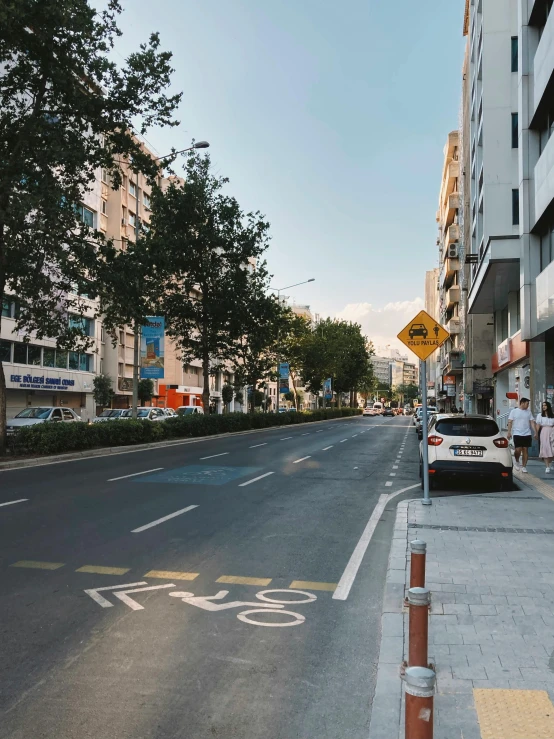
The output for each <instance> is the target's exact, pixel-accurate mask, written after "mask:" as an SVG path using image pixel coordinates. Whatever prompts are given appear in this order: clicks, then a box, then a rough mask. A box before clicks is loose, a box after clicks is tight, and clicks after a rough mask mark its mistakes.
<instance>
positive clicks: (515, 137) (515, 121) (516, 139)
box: [512, 113, 519, 149]
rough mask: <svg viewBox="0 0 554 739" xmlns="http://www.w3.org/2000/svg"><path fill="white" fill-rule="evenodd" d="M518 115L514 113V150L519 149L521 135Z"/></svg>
mask: <svg viewBox="0 0 554 739" xmlns="http://www.w3.org/2000/svg"><path fill="white" fill-rule="evenodd" d="M517 129H518V114H517V113H512V149H517V148H518V146H519V134H518V130H517Z"/></svg>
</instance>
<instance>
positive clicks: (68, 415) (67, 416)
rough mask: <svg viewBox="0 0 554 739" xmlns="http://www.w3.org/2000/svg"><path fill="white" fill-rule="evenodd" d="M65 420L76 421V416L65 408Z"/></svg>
mask: <svg viewBox="0 0 554 739" xmlns="http://www.w3.org/2000/svg"><path fill="white" fill-rule="evenodd" d="M63 420H64V421H74V420H75V416H74V415H73V413H72V412H71V411H70V410H69V408H64V409H63Z"/></svg>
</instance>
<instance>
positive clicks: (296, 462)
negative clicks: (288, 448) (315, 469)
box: [293, 454, 312, 464]
mask: <svg viewBox="0 0 554 739" xmlns="http://www.w3.org/2000/svg"><path fill="white" fill-rule="evenodd" d="M311 458H312V457H311V454H308V456H307V457H301V458H300V459H295V460H294V462H293V464H298V463H299V462H304V460H306V459H311Z"/></svg>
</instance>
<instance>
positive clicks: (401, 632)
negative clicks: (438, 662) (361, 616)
mask: <svg viewBox="0 0 554 739" xmlns="http://www.w3.org/2000/svg"><path fill="white" fill-rule="evenodd" d="M411 502H413V501H412V500H403V501H401V502H400V503H399V504H398V506H397V508H396V520H395V522H394V532H393V538H392V544H391V551H390V555H389V563H388V567H387V577H386V581H385V594H384V598H383V612H382V614H381V646H380V649H379V660H378V663H377V681H376V684H375V695H374V697H373V703H372V706H371V720H370V724H369V739H391V737H394V736H398V739H402V737H401V733H402V732H401V718H402V681H401V679H400V665H401V664H402V660H403V659H404V646H405V644H404V642H405V639H406V616H405V614H404V613H403V608H402V602H403V600H404V588H405V584H406V577H407V567H408V561H407V555H406V550H407V540H408V506H409V504H410V503H411ZM395 726H397V727H398V730H396V729H395V728H394V727H395Z"/></svg>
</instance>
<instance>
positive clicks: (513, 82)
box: [464, 0, 554, 417]
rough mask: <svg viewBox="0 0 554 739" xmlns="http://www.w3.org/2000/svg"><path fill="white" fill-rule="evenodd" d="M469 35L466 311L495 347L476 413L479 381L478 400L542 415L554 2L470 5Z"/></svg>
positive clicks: (551, 201)
mask: <svg viewBox="0 0 554 739" xmlns="http://www.w3.org/2000/svg"><path fill="white" fill-rule="evenodd" d="M464 31H465V32H466V33H467V34H468V68H467V84H468V86H469V94H468V96H467V108H466V110H465V116H466V117H467V119H468V120H469V126H468V127H467V128H468V141H466V142H465V146H467V147H469V148H468V154H469V156H468V167H469V172H466V177H467V182H468V192H467V193H466V197H468V198H469V218H470V229H469V235H468V243H467V244H466V245H465V246H466V259H467V264H468V266H469V270H470V272H469V283H468V299H467V308H468V312H469V314H470V316H473V317H475V318H477V317H478V318H479V321H480V323H479V324H476V323H474V325H473V331H472V336H471V337H470V341H472V342H473V343H474V344H475V343H477V342H479V343H480V347H479V351H480V352H481V355H483V353H484V352H483V349H484V347H483V343H484V342H487V344H488V347H489V352H488V357H487V360H486V361H485V364H486V365H487V366H486V370H485V371H484V372H485V374H486V375H488V377H489V378H490V380H489V383H490V384H491V385H493V386H494V388H495V392H494V401H492V400H491V401H489V402H488V403H486V404H485V403H484V402H483V401H485V400H487V399H486V397H485V398H483V394H482V393H481V396H482V397H481V400H482V402H481V407H479V404H478V400H479V395H480V393H479V389H480V387H479V381H477V382H474V387H473V391H474V393H473V402H474V403H475V405H474V409H475V410H480V411H483V410H486V409H487V408H485V407H484V406H485V405H488V406H489V408H490V410H491V411H492V412H495V413H496V414H497V415H498V416H501V417H504V416H505V414H506V413H507V412H508V410H509V407H510V405H511V404H514V403H515V402H516V400H517V397H518V396H519V397H521V395H527V396H529V397H531V399H532V404H533V409H534V410H535V409H537V408H538V405H539V403H540V401H541V399H542V398H544V397H545V396H552V394H554V137H553V136H552V135H551V134H552V133H554V12H552V0H509V1H508V0H467V2H466V21H465V28H464ZM475 361H476V360H475V356H474V357H473V362H475ZM477 364H479V361H478V360H477ZM471 371H472V370H471ZM485 382H486V378H485V379H484V380H483V379H482V380H481V383H483V384H484V383H485ZM466 387H467V383H466Z"/></svg>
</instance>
